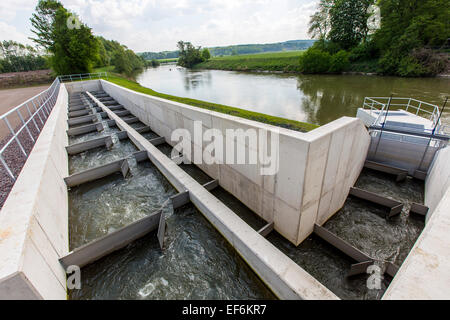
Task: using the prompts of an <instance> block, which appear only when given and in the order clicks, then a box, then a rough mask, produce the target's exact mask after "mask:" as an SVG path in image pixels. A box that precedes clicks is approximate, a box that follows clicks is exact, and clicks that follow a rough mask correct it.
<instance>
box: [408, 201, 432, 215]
mask: <svg viewBox="0 0 450 320" xmlns="http://www.w3.org/2000/svg"><path fill="white" fill-rule="evenodd" d="M429 210H430V208H428V207H427V206H425V205H423V204H419V203H415V202H413V203H411V208H410V209H409V213H415V214H418V215H421V216H426V215H427V213H428V211H429Z"/></svg>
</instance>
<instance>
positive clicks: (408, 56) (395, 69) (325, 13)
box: [300, 0, 450, 76]
mask: <svg viewBox="0 0 450 320" xmlns="http://www.w3.org/2000/svg"><path fill="white" fill-rule="evenodd" d="M449 19H450V7H449V6H448V0H378V1H375V0H321V1H320V2H319V5H318V9H317V11H316V12H315V13H314V14H313V15H312V16H311V19H310V22H309V34H310V35H311V36H312V37H315V38H317V39H319V41H317V42H316V43H315V44H314V45H313V46H312V47H311V48H310V49H308V50H307V51H306V53H305V54H304V55H303V56H302V57H301V59H300V67H301V70H302V71H303V72H306V73H335V72H341V71H344V70H350V71H351V69H352V66H356V68H357V69H358V68H361V67H367V68H369V69H370V71H374V72H378V73H380V74H386V75H397V76H433V75H436V74H439V73H441V72H443V71H445V70H446V68H447V65H448V61H449V58H448V53H449V50H448V49H449V43H448V41H449V38H450V24H449V23H448V21H449Z"/></svg>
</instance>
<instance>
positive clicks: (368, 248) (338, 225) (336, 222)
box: [268, 169, 424, 299]
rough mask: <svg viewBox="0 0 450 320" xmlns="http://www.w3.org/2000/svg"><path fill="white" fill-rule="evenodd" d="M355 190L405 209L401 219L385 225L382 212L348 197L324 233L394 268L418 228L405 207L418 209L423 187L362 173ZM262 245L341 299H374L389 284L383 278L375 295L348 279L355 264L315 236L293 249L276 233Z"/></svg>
mask: <svg viewBox="0 0 450 320" xmlns="http://www.w3.org/2000/svg"><path fill="white" fill-rule="evenodd" d="M356 187H359V188H362V189H365V190H368V191H372V192H376V193H378V194H380V195H384V196H387V197H391V198H393V199H396V200H399V201H401V202H403V203H405V206H404V208H403V211H402V213H401V214H400V215H399V216H397V217H393V218H390V219H386V218H385V215H386V209H385V208H380V207H377V206H374V205H371V204H370V203H368V202H366V201H363V200H359V199H354V198H352V197H350V198H348V199H347V201H346V203H345V205H344V207H343V208H342V209H341V210H339V211H338V212H337V213H336V214H335V215H334V216H333V217H332V218H331V219H330V220H329V221H327V222H326V223H325V225H324V227H325V228H326V229H328V230H329V231H331V232H333V233H334V234H336V235H338V236H339V237H340V238H342V239H344V240H345V241H347V242H348V243H350V244H352V245H353V246H355V247H357V248H358V249H360V250H361V251H363V252H364V253H366V254H368V255H369V256H371V257H372V258H374V259H376V260H387V261H390V262H393V263H395V264H396V265H398V266H400V265H401V264H402V262H403V260H404V259H405V258H406V256H407V255H408V252H409V251H410V249H411V248H412V246H413V245H414V242H415V241H416V239H417V237H418V236H419V235H420V232H421V231H422V229H423V227H424V219H423V217H417V216H414V215H411V216H410V215H409V214H408V211H409V207H410V205H411V202H417V203H423V182H419V181H416V180H413V179H407V180H406V181H404V182H398V183H396V182H395V180H394V178H393V177H392V176H388V175H384V174H380V173H379V172H373V171H371V170H366V169H364V170H363V172H362V173H361V175H360V177H359V179H358V181H357V183H356ZM268 239H269V241H270V242H272V243H273V244H274V245H276V246H277V247H278V248H279V249H281V250H282V251H283V252H284V253H286V254H287V255H288V256H289V257H290V258H291V259H292V260H294V261H295V262H297V263H298V264H299V265H300V266H301V267H303V268H304V269H305V270H306V271H308V272H309V273H310V274H311V275H312V276H314V277H315V278H316V279H317V280H319V281H320V282H321V283H323V284H324V285H325V286H326V287H327V288H328V289H330V290H331V291H333V292H334V293H335V294H336V295H338V296H339V297H340V298H342V299H380V298H381V297H382V295H383V293H384V291H385V290H386V288H387V286H388V285H389V282H390V280H391V279H390V277H389V276H387V275H385V278H384V279H383V282H382V286H381V289H380V290H369V289H368V288H367V285H366V281H367V277H368V276H367V275H365V274H363V275H360V276H355V277H352V278H348V277H347V273H348V271H349V270H350V265H351V264H353V263H355V261H353V260H352V259H350V258H348V257H347V256H345V255H344V254H342V253H341V252H340V251H338V250H337V249H334V248H333V247H331V246H330V245H329V244H327V243H326V242H324V241H323V240H321V239H320V238H318V237H317V236H315V235H312V236H310V237H308V238H307V239H306V240H305V241H304V242H302V243H301V244H300V245H299V246H298V247H295V246H294V245H292V244H291V243H289V242H287V241H286V240H285V239H283V238H282V237H281V236H280V235H278V234H277V233H272V234H270V235H269V237H268Z"/></svg>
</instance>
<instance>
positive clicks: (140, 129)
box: [136, 126, 152, 133]
mask: <svg viewBox="0 0 450 320" xmlns="http://www.w3.org/2000/svg"><path fill="white" fill-rule="evenodd" d="M136 131H137V132H138V133H147V132H150V131H152V129H150V127H149V126H145V127H141V128H137V129H136Z"/></svg>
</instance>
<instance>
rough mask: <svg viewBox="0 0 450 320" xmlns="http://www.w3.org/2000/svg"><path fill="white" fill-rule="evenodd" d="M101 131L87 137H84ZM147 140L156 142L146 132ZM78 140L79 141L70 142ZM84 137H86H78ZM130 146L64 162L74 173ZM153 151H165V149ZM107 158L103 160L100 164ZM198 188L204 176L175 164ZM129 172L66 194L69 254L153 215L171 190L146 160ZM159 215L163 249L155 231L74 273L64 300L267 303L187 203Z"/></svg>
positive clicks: (255, 281)
mask: <svg viewBox="0 0 450 320" xmlns="http://www.w3.org/2000/svg"><path fill="white" fill-rule="evenodd" d="M101 134H102V133H97V136H96V134H92V133H91V134H87V135H85V136H88V137H90V138H95V137H98V136H100V135H101ZM145 135H147V139H152V138H155V137H156V134H154V133H153V132H149V133H147V134H144V136H145ZM78 139H80V141H85V140H83V138H82V137H78ZM86 140H87V138H86ZM129 144H131V142H124V140H122V141H121V142H120V144H116V145H114V147H113V148H111V150H109V151H108V150H106V149H105V148H97V149H94V150H90V151H88V152H86V153H85V154H84V155H75V156H72V157H70V160H69V163H70V168H71V171H74V172H78V171H81V170H84V169H85V168H88V167H89V168H90V167H95V166H98V165H101V164H104V163H105V162H109V161H112V159H115V158H120V157H126V156H129V155H130V154H131V153H132V152H133V151H135V147H134V146H130V145H129ZM158 148H159V149H160V150H161V151H162V152H164V153H167V154H170V152H171V149H172V148H171V147H170V146H169V145H167V144H162V145H160V146H158ZM107 160H108V161H107ZM181 167H182V168H184V169H185V170H186V171H187V172H190V173H191V174H193V175H194V176H195V177H196V179H197V180H198V181H199V182H200V183H206V182H209V181H211V179H210V178H209V176H207V175H206V174H204V173H203V172H201V170H199V169H198V168H196V167H194V166H192V165H182V166H181ZM130 168H131V175H129V176H127V177H126V178H123V177H122V176H121V175H120V174H116V175H111V176H108V177H105V178H102V179H99V180H96V181H94V182H90V183H86V184H83V185H81V186H78V187H75V188H72V189H71V190H70V191H69V226H70V227H69V228H70V232H69V234H70V248H71V250H73V249H75V248H77V247H79V246H81V245H83V244H85V243H88V242H90V241H92V240H95V239H97V238H99V237H101V236H103V235H106V234H108V233H110V232H112V231H114V230H116V229H118V228H120V227H123V226H125V225H128V224H129V223H131V222H133V221H136V220H138V219H140V218H143V217H145V216H146V215H148V214H150V213H152V212H155V211H156V210H158V209H159V208H160V207H161V205H162V204H164V203H165V202H166V200H167V199H168V198H169V197H170V196H172V195H174V194H176V190H175V189H174V188H173V187H172V186H171V185H170V184H169V183H168V181H167V180H166V179H165V177H164V176H163V175H162V174H161V173H160V172H159V170H157V169H156V167H154V166H153V165H152V164H151V163H150V162H149V161H144V162H142V163H138V164H136V163H134V162H133V161H132V162H131V165H130ZM163 210H164V212H165V214H166V223H167V228H166V236H165V250H164V251H161V250H160V248H159V244H158V240H157V237H156V234H155V232H152V233H150V234H149V235H147V236H145V237H143V238H142V239H140V240H138V241H135V242H133V243H132V244H130V245H128V246H127V247H125V248H123V249H121V250H119V251H117V252H115V253H113V254H110V255H108V256H106V257H104V258H102V259H100V260H99V261H97V262H95V263H93V264H91V265H88V266H86V267H84V268H83V269H82V276H81V277H82V288H81V289H80V290H71V291H69V297H70V298H71V299H275V296H274V295H273V294H272V292H271V291H270V290H269V289H268V288H267V287H266V286H265V285H264V283H263V282H262V281H261V280H260V279H259V278H258V277H257V276H256V274H255V273H254V272H253V271H252V270H251V269H250V267H249V266H248V265H247V264H246V263H245V262H244V261H243V260H242V259H241V257H240V256H239V255H238V254H237V253H236V251H235V250H234V249H233V248H232V247H231V246H230V245H229V244H228V243H227V242H226V240H225V239H224V238H223V237H222V236H221V235H220V234H219V233H218V232H217V231H216V230H215V229H214V227H213V226H212V225H211V224H210V223H209V222H208V221H207V220H206V219H205V218H204V217H203V216H202V214H201V213H200V212H199V211H198V210H197V209H196V208H195V207H194V206H193V205H191V204H188V205H186V206H183V207H181V208H178V209H176V210H173V208H172V205H171V204H170V203H169V205H166V206H165V207H164V208H163Z"/></svg>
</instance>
